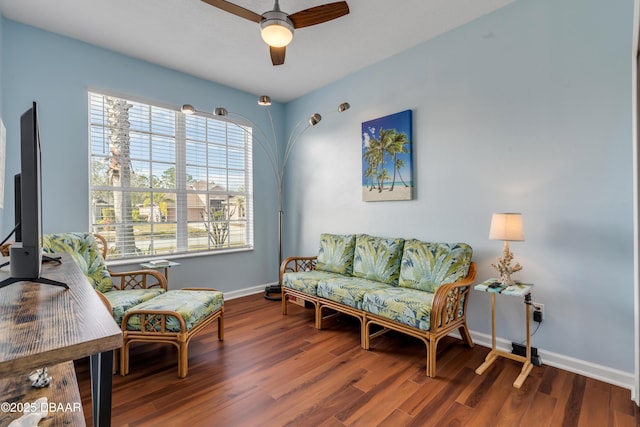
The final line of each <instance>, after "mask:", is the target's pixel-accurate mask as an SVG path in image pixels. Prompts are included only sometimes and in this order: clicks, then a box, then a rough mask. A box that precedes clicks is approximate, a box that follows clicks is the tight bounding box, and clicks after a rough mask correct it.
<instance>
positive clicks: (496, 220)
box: [489, 213, 524, 241]
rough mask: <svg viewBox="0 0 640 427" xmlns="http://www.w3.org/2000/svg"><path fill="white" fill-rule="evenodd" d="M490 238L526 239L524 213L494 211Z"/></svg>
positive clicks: (506, 239)
mask: <svg viewBox="0 0 640 427" xmlns="http://www.w3.org/2000/svg"><path fill="white" fill-rule="evenodd" d="M489 239H491V240H505V241H522V240H524V230H523V228H522V214H520V213H494V214H493V215H492V216H491V229H490V230H489Z"/></svg>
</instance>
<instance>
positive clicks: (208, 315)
mask: <svg viewBox="0 0 640 427" xmlns="http://www.w3.org/2000/svg"><path fill="white" fill-rule="evenodd" d="M216 319H217V320H218V339H219V340H220V341H222V340H224V298H223V296H222V292H220V291H217V290H215V289H207V288H185V289H181V290H173V291H167V292H166V293H164V294H162V295H159V296H157V297H155V298H153V299H151V300H149V301H145V302H143V303H142V304H138V305H136V306H134V307H132V308H130V309H129V310H127V311H126V312H125V314H124V317H123V319H122V325H121V326H122V349H121V350H120V375H123V376H124V375H127V374H128V373H129V345H130V344H131V343H132V342H155V343H168V344H173V345H175V346H176V347H177V349H178V377H180V378H184V377H186V376H187V371H188V369H189V365H188V353H187V348H188V346H189V340H191V338H192V337H193V336H194V335H196V334H197V333H198V332H200V331H202V330H203V329H204V328H206V327H207V326H208V325H209V324H210V323H212V322H213V321H214V320H216Z"/></svg>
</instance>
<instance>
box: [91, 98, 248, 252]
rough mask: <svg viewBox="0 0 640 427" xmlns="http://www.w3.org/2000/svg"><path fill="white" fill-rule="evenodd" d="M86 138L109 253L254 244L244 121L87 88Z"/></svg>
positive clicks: (98, 219) (95, 215) (94, 219)
mask: <svg viewBox="0 0 640 427" xmlns="http://www.w3.org/2000/svg"><path fill="white" fill-rule="evenodd" d="M89 144H90V149H89V151H90V157H91V166H90V167H91V170H90V178H89V189H90V198H89V199H90V205H91V206H90V214H91V224H92V229H93V231H94V232H96V233H99V234H101V235H102V236H104V237H105V238H106V239H107V242H108V245H109V258H110V259H122V258H135V257H148V256H158V255H160V256H165V255H172V254H185V253H198V252H205V251H207V252H209V251H220V250H229V249H245V248H252V247H253V218H252V212H253V209H252V204H253V195H252V184H251V183H252V175H251V164H252V158H251V156H252V152H251V128H250V127H248V126H237V125H234V124H232V123H229V122H226V121H223V120H219V119H216V118H214V117H213V116H206V115H204V114H194V115H185V114H183V113H181V112H179V111H175V110H172V109H167V108H163V107H159V106H155V105H149V104H145V103H143V102H138V101H134V100H130V99H122V98H118V97H114V96H109V95H104V94H98V93H89Z"/></svg>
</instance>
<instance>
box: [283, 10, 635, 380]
mask: <svg viewBox="0 0 640 427" xmlns="http://www.w3.org/2000/svg"><path fill="white" fill-rule="evenodd" d="M632 17H633V1H632V0H626V1H615V2H603V1H596V0H590V1H584V0H561V1H558V0H519V1H517V2H515V3H513V4H511V5H509V6H506V7H505V8H502V9H500V10H498V11H496V12H494V13H492V14H490V15H487V16H485V17H483V18H481V19H478V20H476V21H474V22H471V23H469V24H467V25H465V26H463V27H461V28H458V29H455V30H453V31H450V32H449V33H447V34H444V35H442V36H440V37H438V38H436V39H434V40H431V41H429V42H427V43H424V44H422V45H420V46H418V47H416V48H413V49H410V50H407V51H405V52H403V53H401V54H399V55H397V56H395V57H393V58H390V59H388V60H385V61H382V62H380V63H377V64H375V65H373V66H370V67H368V68H366V69H364V70H362V71H361V72H358V73H356V74H354V75H351V76H349V77H347V78H345V79H343V80H340V81H338V82H335V83H334V84H331V85H328V86H326V87H324V88H322V89H320V90H318V91H316V92H315V93H312V94H309V95H308V96H304V97H302V98H300V99H298V100H296V101H295V102H292V103H290V104H288V105H287V106H286V113H287V120H288V127H289V128H290V127H291V124H292V123H294V122H295V120H296V119H297V118H298V117H297V111H308V110H310V109H314V106H316V105H330V104H333V103H337V102H338V101H340V100H341V99H342V98H347V99H348V100H349V101H350V102H351V104H352V106H353V107H352V110H351V111H349V112H348V113H347V114H348V115H347V114H345V115H344V116H343V115H340V116H337V117H334V118H332V119H331V123H329V119H328V118H327V120H326V123H323V125H324V126H323V127H321V128H320V127H319V128H318V129H317V131H314V133H313V134H310V135H309V136H308V138H307V139H308V140H307V141H305V144H300V145H298V147H297V149H296V151H295V152H294V155H293V156H294V158H293V159H292V161H291V165H292V167H291V168H290V169H289V170H288V172H289V176H288V179H287V186H288V191H287V198H286V202H287V209H286V212H289V213H290V212H295V215H289V217H288V218H287V220H286V225H287V230H286V233H285V234H286V236H287V245H286V248H287V250H286V252H287V253H288V254H294V253H296V254H309V253H315V251H316V250H317V249H316V248H317V245H318V238H319V235H320V233H322V232H334V233H358V232H364V233H369V234H373V235H382V236H399V237H415V238H420V239H424V240H431V241H447V242H453V241H464V242H467V243H469V244H471V245H472V246H473V248H474V254H475V255H474V259H475V261H476V262H477V263H478V267H479V272H478V279H479V280H484V279H487V278H489V277H495V274H496V273H495V271H494V270H493V269H492V267H491V263H493V262H495V261H496V259H497V257H499V256H500V255H501V251H502V242H498V241H490V240H488V234H489V223H490V219H491V213H492V212H522V213H523V219H524V227H525V238H526V241H524V242H514V243H512V244H511V249H512V250H513V251H514V253H515V256H516V260H517V261H519V262H520V263H521V264H522V265H523V266H524V269H523V271H521V272H519V273H517V274H516V275H515V276H514V277H517V278H519V279H520V280H522V281H526V282H531V283H534V284H535V289H534V292H533V299H534V301H538V302H542V303H544V304H545V316H546V319H545V321H544V323H542V326H541V327H540V330H539V331H538V332H537V333H536V335H535V336H534V340H533V343H534V345H535V346H536V347H539V348H541V349H544V350H546V351H548V352H553V353H557V354H560V355H564V356H567V357H569V358H576V359H580V360H584V361H587V362H592V363H595V364H599V365H603V366H606V367H609V368H613V369H616V370H621V371H624V372H627V373H632V372H633V370H634V348H633V345H634V344H633V343H634V324H633V311H634V304H633V206H632V201H633V194H632V183H633V172H632V117H631V106H632V90H631V89H632V86H631V82H632V76H631V63H632V24H633V23H632ZM372 49H374V47H372ZM405 109H412V110H413V120H414V122H413V123H414V129H413V131H414V142H415V145H414V150H415V151H414V154H415V156H414V166H415V177H414V180H415V182H416V190H417V191H416V198H415V200H413V201H405V202H377V203H365V202H362V201H361V200H362V197H361V189H360V176H361V162H360V156H361V135H360V132H361V129H360V126H361V123H362V122H364V121H368V120H371V119H374V118H377V117H381V116H385V115H387V114H392V113H396V112H398V111H402V110H405ZM489 311H490V299H489V297H488V296H487V295H484V294H477V293H474V294H473V295H472V299H471V302H470V316H469V324H470V328H471V329H472V330H475V331H478V332H482V333H485V334H490V331H491V329H490V315H489ZM522 313H523V309H522V305H521V303H520V302H519V301H518V300H517V299H515V298H513V299H510V298H502V299H501V300H500V301H499V302H498V317H497V319H498V323H499V326H498V335H499V336H500V337H503V338H505V339H507V340H509V341H511V340H515V341H520V340H523V339H524V331H523V323H524V319H522ZM543 362H544V358H543Z"/></svg>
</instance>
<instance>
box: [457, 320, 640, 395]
mask: <svg viewBox="0 0 640 427" xmlns="http://www.w3.org/2000/svg"><path fill="white" fill-rule="evenodd" d="M470 332H471V338H472V339H473V342H474V343H475V344H478V345H481V346H483V347H488V348H491V335H488V334H483V333H481V332H475V331H470ZM452 335H454V336H457V337H460V336H459V335H457V332H456V333H455V334H452ZM496 347H497V348H498V349H500V350H504V351H507V352H511V341H508V340H506V339H504V338H496ZM538 355H539V356H540V359H542V363H543V364H545V365H549V366H553V367H555V368H559V369H563V370H565V371H569V372H573V373H575V374H579V375H584V376H585V377H589V378H593V379H595V380H599V381H604V382H606V383H609V384H613V385H616V386H619V387H622V388H626V389H628V390H630V391H631V399H635V396H636V392H637V391H636V388H635V386H634V379H635V377H634V375H633V372H624V371H620V370H618V369H613V368H609V367H606V366H602V365H598V364H595V363H592V362H587V361H585V360H580V359H576V358H574V357H570V356H565V355H563V354H558V353H554V352H551V351H546V350H542V349H540V348H538Z"/></svg>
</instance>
